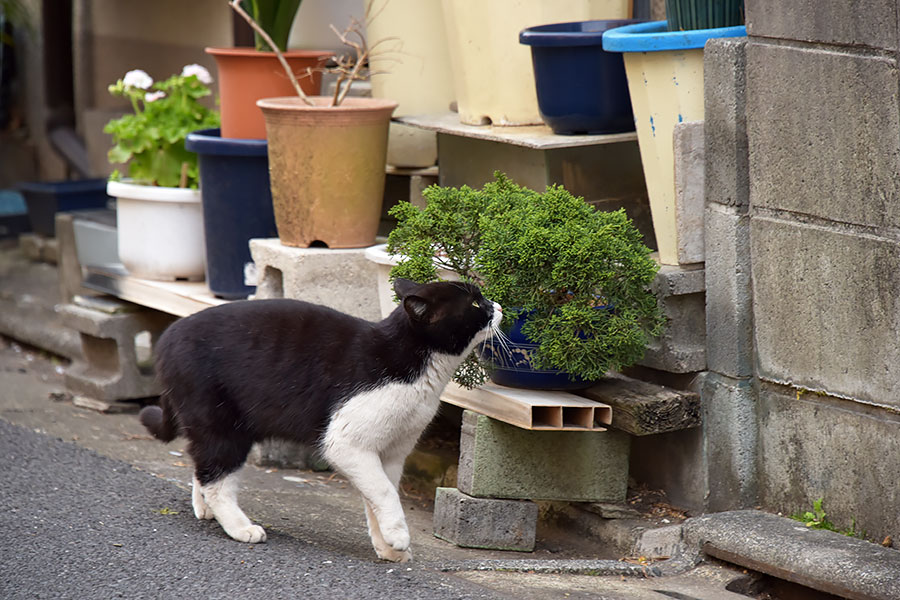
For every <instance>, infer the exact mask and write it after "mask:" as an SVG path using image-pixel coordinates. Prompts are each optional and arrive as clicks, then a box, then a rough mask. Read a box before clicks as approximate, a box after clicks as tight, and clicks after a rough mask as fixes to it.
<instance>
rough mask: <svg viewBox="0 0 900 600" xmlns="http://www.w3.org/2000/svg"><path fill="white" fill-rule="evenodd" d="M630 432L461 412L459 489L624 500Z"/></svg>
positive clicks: (534, 496) (493, 495) (502, 494)
mask: <svg viewBox="0 0 900 600" xmlns="http://www.w3.org/2000/svg"><path fill="white" fill-rule="evenodd" d="M629 448H630V436H628V435H627V434H625V433H622V432H620V431H614V430H607V431H588V432H574V431H529V430H527V429H521V428H519V427H515V426H513V425H508V424H506V423H503V422H501V421H497V420H495V419H491V418H489V417H486V416H484V415H479V414H477V413H474V412H472V411H468V410H467V411H465V412H464V413H463V423H462V434H461V437H460V448H459V475H458V478H457V485H458V486H459V489H460V490H461V491H462V492H464V493H466V494H469V495H470V496H475V497H478V498H507V499H523V500H524V499H528V500H564V501H566V500H568V501H580V502H624V501H625V494H626V490H627V487H628V455H629Z"/></svg>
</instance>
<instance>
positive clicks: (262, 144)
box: [184, 127, 269, 156]
mask: <svg viewBox="0 0 900 600" xmlns="http://www.w3.org/2000/svg"><path fill="white" fill-rule="evenodd" d="M184 147H185V149H187V150H189V151H191V152H195V153H197V154H212V155H215V156H266V155H267V154H268V151H269V143H268V141H267V140H245V139H240V138H223V137H222V136H221V133H220V130H219V128H218V127H216V128H213V129H200V130H199V131H194V132H191V133H189V134H188V135H187V139H185V140H184Z"/></svg>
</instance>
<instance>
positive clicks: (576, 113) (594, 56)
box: [519, 19, 641, 134]
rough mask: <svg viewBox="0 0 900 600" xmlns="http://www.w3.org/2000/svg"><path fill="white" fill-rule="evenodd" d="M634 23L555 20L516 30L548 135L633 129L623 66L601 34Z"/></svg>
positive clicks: (630, 20)
mask: <svg viewBox="0 0 900 600" xmlns="http://www.w3.org/2000/svg"><path fill="white" fill-rule="evenodd" d="M639 22H641V21H637V20H633V19H620V20H609V21H579V22H573V23H556V24H553V25H540V26H538V27H529V28H528V29H525V30H523V31H522V32H521V33H520V34H519V42H520V43H522V44H525V45H528V46H531V60H532V63H533V65H534V80H535V86H536V90H537V99H538V109H539V110H540V113H541V117H542V118H543V119H544V122H545V123H547V125H549V126H550V128H551V129H552V130H553V132H554V133H560V134H578V133H622V132H625V131H634V116H633V115H632V112H631V98H630V96H629V95H628V81H627V79H626V78H625V65H624V62H623V61H622V57H621V56H620V55H619V54H617V53H610V52H606V51H604V50H603V34H604V32H606V31H607V30H609V29H614V28H616V27H621V26H623V25H629V24H633V23H639Z"/></svg>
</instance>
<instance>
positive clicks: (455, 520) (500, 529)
mask: <svg viewBox="0 0 900 600" xmlns="http://www.w3.org/2000/svg"><path fill="white" fill-rule="evenodd" d="M537 516H538V506H537V504H535V503H534V502H529V501H527V500H494V499H487V498H473V497H471V496H468V495H466V494H463V493H462V492H460V491H459V490H458V489H456V488H437V491H436V493H435V498H434V535H435V536H436V537H439V538H440V539H442V540H446V541H448V542H451V543H454V544H456V545H457V546H462V547H464V548H486V549H490V550H518V551H521V552H531V551H532V550H534V538H535V532H536V530H537Z"/></svg>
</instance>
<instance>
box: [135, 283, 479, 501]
mask: <svg viewBox="0 0 900 600" xmlns="http://www.w3.org/2000/svg"><path fill="white" fill-rule="evenodd" d="M395 288H396V289H397V292H398V296H400V297H401V298H403V302H402V304H401V306H399V307H398V308H397V309H396V310H395V311H394V312H393V313H392V314H391V315H390V316H388V317H387V318H386V319H384V320H383V321H381V322H378V323H372V322H368V321H365V320H362V319H358V318H355V317H352V316H349V315H346V314H343V313H340V312H338V311H335V310H332V309H330V308H326V307H324V306H319V305H315V304H310V303H307V302H301V301H296V300H287V299H283V300H253V301H239V302H233V303H230V304H225V305H221V306H217V307H214V308H209V309H206V310H204V311H201V312H199V313H197V314H194V315H192V316H189V317H186V318H183V319H181V320H179V321H177V322H176V323H174V324H173V325H171V326H170V327H169V328H168V329H167V330H166V332H165V333H164V334H163V335H162V337H161V338H160V340H159V342H158V344H157V348H156V370H157V374H158V378H159V381H160V382H161V384H162V387H163V390H164V391H163V394H162V396H161V398H160V407H155V406H151V407H147V408H144V409H143V410H142V411H141V414H140V420H141V422H142V423H143V424H144V425H145V427H146V428H147V429H148V430H149V431H150V432H151V433H152V434H153V435H154V436H156V437H157V438H159V439H160V440H162V441H170V440H172V439H174V438H175V437H176V436H177V435H184V436H185V437H187V438H188V440H189V442H190V443H189V446H188V452H189V453H190V455H191V456H192V458H193V459H194V462H195V465H196V476H197V479H198V480H199V482H200V483H201V484H203V485H205V484H208V483H210V482H213V481H216V480H217V479H219V478H221V477H223V476H224V475H227V474H229V473H231V472H233V471H235V470H237V469H238V468H240V467H241V465H243V463H244V461H245V460H246V457H247V454H248V452H249V450H250V447H251V445H252V444H253V443H254V442H257V441H260V440H263V439H266V438H273V437H274V438H283V439H288V440H295V441H301V442H307V443H313V444H315V443H319V442H321V436H322V435H323V434H324V432H325V430H326V427H327V425H328V420H329V418H330V416H331V415H332V414H333V413H334V411H335V410H336V409H337V408H339V407H340V406H341V404H342V402H344V401H345V400H347V399H348V398H350V397H351V396H353V395H355V394H357V393H359V392H361V391H364V390H367V389H371V388H374V387H377V386H379V385H383V384H385V383H387V382H391V381H398V382H406V383H411V382H413V381H414V380H415V379H416V378H417V377H418V376H419V375H420V374H421V373H422V371H423V369H424V368H425V367H426V363H427V361H428V360H429V357H430V356H431V355H432V354H433V353H442V354H451V355H458V354H460V353H462V352H463V351H464V350H465V348H466V346H467V345H468V344H469V342H470V341H471V340H472V339H473V336H474V335H475V334H476V333H477V332H478V331H479V330H481V329H483V328H484V327H485V326H486V324H487V323H489V321H490V320H491V317H492V313H493V310H492V307H491V305H492V303H491V302H489V301H487V300H486V299H484V297H483V296H482V295H481V293H480V291H479V290H478V288H477V287H476V286H472V285H468V284H459V283H434V284H427V285H416V284H414V283H412V282H408V281H403V280H401V281H398V282H397V284H396V286H395Z"/></svg>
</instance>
